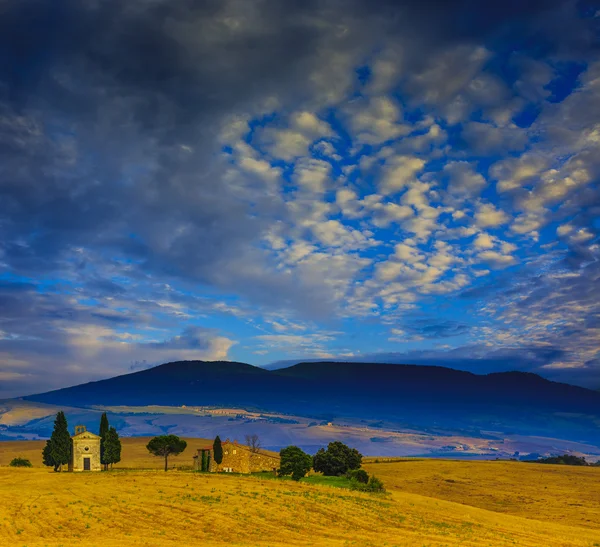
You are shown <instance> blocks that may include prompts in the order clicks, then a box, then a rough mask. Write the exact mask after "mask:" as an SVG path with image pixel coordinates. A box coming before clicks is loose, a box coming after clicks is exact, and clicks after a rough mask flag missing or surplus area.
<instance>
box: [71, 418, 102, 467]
mask: <svg viewBox="0 0 600 547" xmlns="http://www.w3.org/2000/svg"><path fill="white" fill-rule="evenodd" d="M71 439H72V441H73V449H72V450H71V461H70V462H69V471H100V470H101V468H102V466H101V464H100V437H99V436H98V435H94V434H93V433H92V432H91V431H87V430H86V428H85V426H84V425H78V426H75V435H73V437H71Z"/></svg>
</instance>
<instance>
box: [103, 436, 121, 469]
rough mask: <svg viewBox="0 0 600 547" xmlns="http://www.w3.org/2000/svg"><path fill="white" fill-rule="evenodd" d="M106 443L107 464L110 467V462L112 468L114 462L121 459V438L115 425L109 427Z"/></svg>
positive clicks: (105, 456) (105, 455) (105, 457)
mask: <svg viewBox="0 0 600 547" xmlns="http://www.w3.org/2000/svg"><path fill="white" fill-rule="evenodd" d="M104 444H105V447H104V459H105V465H106V466H107V467H108V464H110V467H111V469H112V466H113V463H119V462H120V461H121V439H119V434H118V433H117V430H116V429H115V428H114V427H111V428H109V430H108V432H107V433H106V439H105V441H104Z"/></svg>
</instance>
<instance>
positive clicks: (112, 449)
mask: <svg viewBox="0 0 600 547" xmlns="http://www.w3.org/2000/svg"><path fill="white" fill-rule="evenodd" d="M184 442H185V441H184ZM104 460H105V465H106V466H107V467H108V464H110V468H111V469H112V466H113V463H119V462H120V461H121V439H119V434H118V433H117V430H116V429H115V428H114V427H111V428H109V430H108V431H107V433H106V438H105V440H104Z"/></svg>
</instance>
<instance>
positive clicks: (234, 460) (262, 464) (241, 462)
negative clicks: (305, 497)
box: [194, 441, 279, 473]
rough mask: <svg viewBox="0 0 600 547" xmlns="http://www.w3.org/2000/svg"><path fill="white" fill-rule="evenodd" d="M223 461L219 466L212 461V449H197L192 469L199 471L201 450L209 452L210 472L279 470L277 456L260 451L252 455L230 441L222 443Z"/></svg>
mask: <svg viewBox="0 0 600 547" xmlns="http://www.w3.org/2000/svg"><path fill="white" fill-rule="evenodd" d="M222 446H223V461H222V462H221V464H220V465H217V463H216V462H215V460H214V457H213V453H212V448H204V449H199V450H198V454H197V456H195V457H194V469H196V470H198V471H199V470H200V468H201V465H202V450H210V469H209V470H210V472H212V473H215V472H217V471H223V472H231V473H256V472H258V471H273V470H274V469H278V468H279V456H276V455H271V454H268V453H266V452H264V451H262V450H260V451H258V452H256V453H254V452H251V451H250V449H249V448H248V447H247V446H245V445H242V444H238V443H235V442H231V441H225V442H224V443H223V445H222Z"/></svg>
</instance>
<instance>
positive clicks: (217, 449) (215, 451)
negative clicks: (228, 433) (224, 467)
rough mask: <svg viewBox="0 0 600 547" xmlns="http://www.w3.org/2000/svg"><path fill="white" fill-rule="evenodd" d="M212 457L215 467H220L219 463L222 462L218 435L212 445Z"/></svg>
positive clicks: (221, 449)
mask: <svg viewBox="0 0 600 547" xmlns="http://www.w3.org/2000/svg"><path fill="white" fill-rule="evenodd" d="M213 455H214V458H215V462H216V464H217V466H219V465H221V462H222V461H223V447H222V446H221V439H220V438H219V436H218V435H217V436H216V437H215V442H214V443H213Z"/></svg>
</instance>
